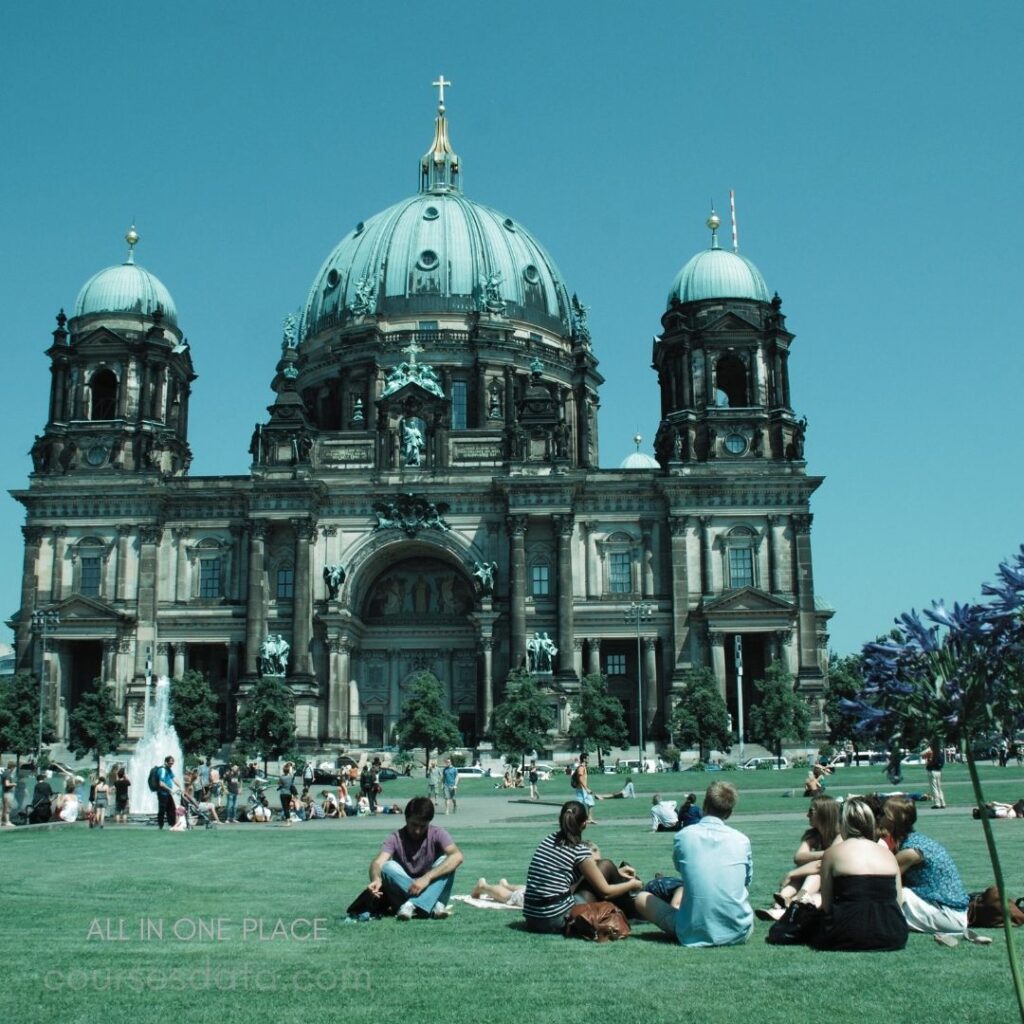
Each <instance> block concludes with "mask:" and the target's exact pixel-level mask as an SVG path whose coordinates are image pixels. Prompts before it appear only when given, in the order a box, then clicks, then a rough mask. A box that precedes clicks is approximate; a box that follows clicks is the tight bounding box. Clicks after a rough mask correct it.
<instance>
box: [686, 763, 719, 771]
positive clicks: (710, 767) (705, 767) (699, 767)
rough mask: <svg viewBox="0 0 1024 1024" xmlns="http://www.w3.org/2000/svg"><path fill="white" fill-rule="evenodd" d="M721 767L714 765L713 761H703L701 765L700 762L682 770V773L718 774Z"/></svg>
mask: <svg viewBox="0 0 1024 1024" xmlns="http://www.w3.org/2000/svg"><path fill="white" fill-rule="evenodd" d="M721 770H722V766H721V765H720V764H715V763H714V762H713V761H705V762H704V763H703V764H702V763H701V762H700V761H697V762H695V763H694V764H691V765H690V766H689V767H688V768H684V769H683V771H684V772H720V771H721Z"/></svg>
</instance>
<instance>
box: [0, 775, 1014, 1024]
mask: <svg viewBox="0 0 1024 1024" xmlns="http://www.w3.org/2000/svg"><path fill="white" fill-rule="evenodd" d="M961 772H962V773H963V776H964V778H963V779H961V778H960V774H961ZM923 774H924V773H923V772H922V773H921V775H922V777H923ZM715 777H717V776H715ZM725 777H727V778H730V779H731V780H732V781H734V782H736V783H737V784H738V785H739V786H740V788H741V802H740V808H739V810H738V812H737V814H736V816H735V819H734V824H735V825H736V826H737V827H739V828H740V829H742V830H743V831H745V832H746V833H747V834H748V835H749V836H750V838H751V841H752V843H753V849H754V870H755V877H754V882H753V885H752V892H751V898H752V901H753V902H754V904H755V905H758V904H761V903H766V902H767V901H768V900H769V898H770V893H771V891H772V890H773V889H774V888H775V886H776V883H777V882H778V879H779V877H780V875H781V874H782V873H783V871H784V869H785V867H786V866H787V864H788V863H789V860H790V857H791V855H792V851H793V849H794V848H795V846H796V843H797V840H798V837H799V834H800V831H801V829H802V827H803V823H802V819H801V817H800V815H801V812H803V810H804V808H805V805H806V802H805V801H804V800H803V799H802V798H799V797H785V796H783V795H782V794H783V793H784V792H786V791H787V790H790V789H794V788H797V787H798V785H799V783H800V781H801V780H802V773H800V772H798V771H796V770H791V771H790V772H756V773H754V772H751V773H732V774H730V775H728V776H725ZM986 777H987V779H988V781H987V783H986V785H987V789H988V790H989V791H990V793H991V795H993V796H996V797H999V796H1010V795H1013V796H1014V798H1016V797H1017V796H1019V795H1020V793H1021V791H1022V790H1024V774H1022V773H1021V772H1020V771H1019V770H1018V771H1015V770H1013V769H1007V770H1006V771H1004V772H999V770H998V769H986ZM710 778H711V776H704V775H685V776H684V775H680V776H657V777H655V778H644V779H642V780H640V783H639V788H640V790H641V795H640V797H639V799H638V800H636V801H627V800H622V801H618V800H617V801H614V802H606V803H603V804H601V805H599V808H598V811H599V818H600V822H601V823H600V824H599V825H598V826H596V827H595V828H593V829H592V830H590V831H589V832H588V835H589V836H590V837H591V838H594V839H595V840H596V841H598V842H599V843H600V845H601V847H602V850H603V852H604V853H605V854H606V855H610V856H613V857H614V858H615V859H617V860H618V859H626V860H629V861H630V862H631V863H633V864H634V865H636V867H637V869H638V871H639V872H640V874H641V876H642V877H650V876H651V875H653V873H654V872H655V871H656V870H662V871H664V870H671V842H672V837H671V836H666V835H653V834H651V833H650V832H648V831H647V829H646V822H645V820H644V818H645V815H646V811H647V806H648V805H649V803H650V796H649V794H650V793H651V792H652V791H653V790H654V788H655V786H659V787H660V788H661V791H662V793H663V794H666V793H669V792H670V793H671V795H672V796H673V797H678V796H679V795H680V790H683V791H685V790H686V789H687V788H693V789H697V790H698V791H699V790H700V789H701V788H702V785H701V784H702V783H703V784H705V785H706V783H707V782H708V781H710ZM911 778H913V777H912V776H911ZM605 781H607V782H609V783H612V784H614V781H615V780H613V779H612V778H611V777H608V778H607V780H605V779H602V780H600V782H601V783H602V784H603V783H604V782H605ZM862 781H863V782H868V783H870V784H877V783H878V782H879V781H883V780H882V777H881V775H880V773H879V771H878V770H877V769H852V770H850V769H845V770H843V771H841V772H839V773H837V775H836V777H835V778H834V781H833V785H832V790H833V792H837V793H838V792H843V793H845V792H846V791H847V790H848V789H849V790H850V791H853V790H855V789H857V788H864V787H863V786H861V785H859V783H860V782H862ZM599 788H600V789H601V790H602V791H604V786H603V785H601V786H599ZM607 788H608V791H610V790H611V785H609V786H608V787H607ZM945 788H946V792H947V798H948V799H949V801H950V803H951V804H956V805H960V806H963V807H965V808H966V806H967V803H968V790H967V785H966V772H964V771H963V770H962V769H959V768H951V769H949V770H948V771H947V772H946V787H945ZM422 789H423V783H422V781H420V780H402V781H400V782H398V783H393V784H390V785H389V786H388V787H387V793H386V796H387V798H388V799H389V800H390V799H395V800H398V801H399V802H402V801H403V800H404V799H406V798H407V797H408V796H409V795H411V794H412V793H413V792H420V791H422ZM460 790H461V793H462V795H463V796H464V797H466V796H473V797H479V798H481V800H480V801H479V802H480V803H482V804H484V807H483V811H484V813H482V814H480V813H476V814H475V817H476V818H478V819H480V818H487V817H489V816H491V817H493V818H494V819H495V821H493V822H491V823H489V824H479V825H476V826H470V825H469V824H468V823H466V824H461V823H460V818H458V817H456V818H453V819H445V820H444V821H443V823H450V824H451V825H452V831H453V833H454V835H455V838H456V840H457V841H458V842H459V844H460V846H461V847H462V849H463V851H464V853H465V855H466V865H465V867H464V868H463V870H462V871H461V872H460V874H459V878H458V880H457V882H456V891H457V892H467V891H468V890H469V888H470V887H471V885H472V883H473V881H475V879H476V878H477V877H478V876H479V875H486V876H487V877H489V878H495V877H500V876H502V875H505V876H507V877H509V878H511V879H522V878H523V876H524V874H525V870H526V865H527V862H528V860H529V857H530V854H531V853H532V850H533V848H534V846H535V845H536V843H537V841H538V840H539V839H540V838H541V837H542V836H543V835H544V834H545V833H546V832H547V831H548V830H549V829H550V828H551V827H552V823H553V821H554V818H555V815H556V811H555V808H554V807H548V806H541V807H537V808H536V814H533V813H530V814H529V816H528V818H527V819H526V820H517V821H507V822H506V821H502V820H501V819H502V818H503V817H504V816H505V814H506V813H507V810H506V809H507V803H506V801H507V798H508V794H507V793H501V792H495V791H494V789H493V785H492V784H490V783H487V782H486V781H484V780H480V781H477V780H473V781H472V782H466V783H463V784H462V786H461V787H460ZM569 793H570V791H569V787H568V783H567V781H565V782H562V781H561V780H558V779H555V780H552V781H551V782H550V783H548V784H547V785H545V786H543V787H542V796H543V797H544V798H545V799H551V800H553V801H555V802H559V801H561V800H562V799H563V798H565V797H566V796H568V795H569ZM921 806H922V808H926V807H927V805H921ZM492 809H493V815H491V813H490V812H491V811H492ZM467 812H468V808H467ZM929 814H930V812H929V811H928V810H927V809H923V810H922V811H921V818H922V829H923V830H924V831H926V832H927V833H928V834H930V835H932V836H934V837H935V838H936V839H938V840H939V841H940V842H942V843H943V844H945V845H946V846H947V848H948V849H949V850H950V852H951V853H952V854H953V856H954V858H955V859H956V861H957V863H958V864H959V866H960V868H961V872H962V874H963V876H964V880H965V882H966V884H967V887H968V889H972V890H974V889H980V888H983V887H984V886H986V885H987V884H989V882H990V881H991V868H990V866H989V863H988V858H987V855H986V853H985V849H984V842H983V838H982V834H981V829H980V827H979V825H978V823H977V822H975V821H973V820H971V819H970V817H969V816H968V814H969V812H968V811H967V810H966V809H965V810H964V812H963V813H962V814H961V813H946V814H935V815H934V816H932V817H930V816H929ZM467 816H468V813H467ZM395 824H396V820H395V819H378V820H376V821H373V822H360V823H354V824H353V825H351V826H350V825H349V823H343V824H342V825H340V826H333V825H330V824H328V825H324V826H321V825H320V823H316V824H310V825H308V826H300V827H296V828H292V829H281V828H259V827H254V826H240V827H238V828H227V827H222V828H220V829H216V830H212V831H202V830H196V831H193V832H191V833H188V834H185V835H175V836H168V835H160V834H158V833H156V832H155V830H153V829H142V828H129V829H124V830H120V831H119V830H118V829H116V828H114V827H110V828H108V829H105V830H104V831H103V832H102V833H97V832H90V831H89V830H88V829H86V828H84V827H82V826H72V827H69V828H66V829H58V830H49V831H38V830H17V831H15V830H8V831H5V832H4V833H3V834H2V835H0V850H2V851H3V855H4V863H5V867H6V870H5V871H4V878H3V882H2V884H0V892H2V894H3V908H4V918H3V920H4V927H3V929H2V932H0V957H2V960H3V963H4V964H5V965H6V971H5V974H6V977H7V980H6V982H5V984H4V985H3V986H0V1019H2V1020H3V1021H5V1022H12V1024H22V1022H24V1024H33V1022H36V1021H39V1022H44V1021H45V1022H52V1021H60V1022H61V1024H76V1022H88V1024H93V1022H101V1021H102V1022H104V1024H118V1022H121V1021H124V1022H131V1024H150V1022H153V1024H172V1022H173V1024H177V1022H179V1021H180V1022H185V1021H188V1022H193V1021H195V1022H207V1021H209V1022H211V1024H214V1022H216V1024H233V1022H235V1021H238V1022H245V1024H250V1021H251V1020H253V1019H254V1017H255V1018H256V1019H260V1018H261V1017H264V1016H266V1017H268V1018H270V1019H273V1020H275V1021H276V1022H279V1024H288V1022H292V1021H295V1022H297V1024H298V1022H301V1024H313V1022H317V1021H320V1020H331V1021H341V1022H344V1024H360V1022H371V1021H372V1022H374V1024H379V1022H381V1021H391V1020H404V1021H407V1022H409V1024H415V1022H419V1021H424V1022H426V1021H430V1022H433V1021H437V1022H444V1024H461V1022H472V1024H482V1022H488V1021H492V1020H497V1019H501V1018H504V1017H512V1018H514V1019H515V1020H517V1021H525V1022H531V1024H545V1022H555V1021H557V1022H558V1024H564V1022H565V1021H566V1020H577V1019H588V1018H592V1019H594V1020H599V1021H601V1024H619V1022H623V1024H632V1022H638V1024H639V1022H643V1024H649V1022H655V1021H660V1020H676V1019H679V1018H683V1017H686V1018H692V1019H695V1020H698V1021H702V1022H703V1021H708V1022H717V1021H722V1022H726V1021H728V1022H729V1024H783V1022H785V1024H791V1022H793V1021H800V1020H812V1019H813V1020H817V1019H820V1018H822V1017H825V1018H827V1019H828V1020H829V1021H830V1024H846V1022H854V1021H857V1022H861V1021H864V1020H865V1019H872V1018H876V1017H877V1016H878V1015H879V1014H884V1016H886V1017H887V1018H891V1019H911V1018H912V1017H918V1016H920V1015H921V1013H922V1012H926V1013H927V1015H928V1016H929V1018H932V1019H935V1020H942V1021H944V1022H947V1024H953V1022H957V1024H959V1022H965V1024H969V1022H979V1024H981V1022H985V1024H988V1022H992V1021H1010V1020H1014V1019H1015V1014H1016V1006H1015V1002H1014V999H1013V994H1012V990H1011V988H1010V982H1009V973H1008V970H1007V966H1006V950H1005V947H1004V940H1003V936H1002V933H1001V932H999V931H991V932H989V934H990V935H992V938H993V945H992V946H991V947H988V948H980V947H974V946H969V945H966V944H961V945H960V947H958V948H957V949H955V950H947V949H942V948H940V947H938V946H937V945H935V943H933V942H932V940H931V939H930V938H928V937H926V936H920V935H912V936H911V938H910V943H909V945H908V947H907V949H906V950H905V951H903V952H901V953H884V954H860V955H849V954H847V955H844V954H829V953H814V952H811V951H809V950H807V949H804V948H781V947H772V946H768V945H766V944H765V943H764V935H765V933H766V930H767V926H766V925H764V924H762V923H760V922H758V924H757V931H756V932H755V935H754V938H753V940H752V941H751V943H750V944H749V945H747V946H745V947H740V948H733V949H720V950H682V949H680V948H679V947H677V946H674V945H672V944H670V943H669V942H667V941H663V940H662V939H661V937H660V936H659V935H658V934H657V933H656V931H655V930H654V929H653V928H651V927H650V926H646V925H642V926H637V928H636V930H635V931H634V936H633V938H631V939H630V940H629V941H627V942H624V943H618V944H611V945H607V946H601V947H595V946H589V945H586V944H583V943H580V942H566V941H565V940H562V939H560V938H549V937H543V936H534V935H530V934H528V933H526V932H524V931H522V930H521V928H520V924H519V917H518V915H516V914H513V913H507V914H506V913H501V912H497V911H494V912H491V911H477V910H473V909H472V908H469V907H465V906H460V907H459V908H458V910H457V911H456V914H455V916H454V918H453V919H452V920H451V921H448V922H434V921H422V922H419V921H417V922H412V923H410V924H406V925H401V924H398V923H396V922H395V921H393V920H387V921H381V922H373V923H368V924H345V923H342V920H341V915H342V914H343V911H344V907H345V906H346V905H347V904H348V903H349V901H350V900H351V899H352V898H353V897H354V896H355V895H356V894H357V893H358V892H359V890H360V889H361V888H362V886H363V885H364V884H365V880H366V866H367V864H368V862H369V860H370V859H371V857H372V856H373V855H374V853H375V852H376V850H377V849H378V847H379V844H380V842H381V840H382V838H383V836H384V835H385V834H386V832H387V831H388V830H389V829H390V828H391V827H393V826H394V825H395ZM994 826H995V829H996V834H997V838H998V841H999V843H1000V846H1001V852H1002V855H1003V858H1004V865H1005V867H1006V869H1007V875H1008V884H1009V887H1010V890H1011V893H1012V894H1013V895H1019V894H1021V893H1024V857H1022V856H1021V853H1022V846H1024V822H1012V821H1009V822H995V823H994ZM247 919H249V920H262V922H263V926H262V934H261V932H260V931H258V930H256V926H255V925H246V924H245V922H246V920H247ZM278 919H280V920H281V921H282V922H284V929H285V934H284V935H280V934H279V935H277V936H276V937H275V936H274V925H275V922H276V921H277V920H278ZM315 919H321V921H322V923H321V924H320V925H319V928H320V930H321V933H322V938H321V939H320V940H314V939H312V938H307V937H306V936H307V935H308V934H309V930H310V928H311V927H312V925H306V924H303V923H301V922H306V921H309V922H312V921H314V920H315ZM140 921H141V922H142V923H143V934H145V928H146V924H147V923H148V925H149V928H150V935H149V937H148V938H144V937H140V934H139V927H140ZM217 921H219V922H220V924H219V925H217V924H213V922H217ZM94 922H97V923H96V924H94ZM118 922H123V923H121V924H119V923H118ZM159 925H162V928H163V937H162V938H159V937H158V933H157V931H156V929H157V927H158V926H159ZM201 926H202V927H207V928H212V929H213V932H214V934H206V935H204V936H200V935H198V934H197V930H198V929H199V928H200V927H201ZM293 927H294V929H295V931H294V932H292V934H288V931H289V929H292V928H293ZM218 928H219V935H218V934H216V932H217V930H218ZM247 928H248V929H249V930H248V931H247V930H246V929H247ZM122 935H123V936H124V940H122V939H121V936H122Z"/></svg>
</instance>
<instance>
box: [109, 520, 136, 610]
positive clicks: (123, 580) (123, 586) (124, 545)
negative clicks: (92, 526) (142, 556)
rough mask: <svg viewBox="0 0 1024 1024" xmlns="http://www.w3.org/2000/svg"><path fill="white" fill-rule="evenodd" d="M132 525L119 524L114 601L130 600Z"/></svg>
mask: <svg viewBox="0 0 1024 1024" xmlns="http://www.w3.org/2000/svg"><path fill="white" fill-rule="evenodd" d="M132 532H133V527H132V524H131V523H118V524H117V571H116V574H115V577H114V600H115V601H127V600H128V545H129V544H130V543H131V537H132Z"/></svg>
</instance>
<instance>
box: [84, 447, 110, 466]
mask: <svg viewBox="0 0 1024 1024" xmlns="http://www.w3.org/2000/svg"><path fill="white" fill-rule="evenodd" d="M85 458H86V461H87V462H88V463H89V465H90V466H102V465H103V463H104V462H106V461H107V449H106V446H105V445H102V444H94V445H93V446H92V447H91V448H90V449H89V450H88V451H87V452H86V453H85Z"/></svg>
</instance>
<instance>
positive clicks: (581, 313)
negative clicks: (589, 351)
mask: <svg viewBox="0 0 1024 1024" xmlns="http://www.w3.org/2000/svg"><path fill="white" fill-rule="evenodd" d="M587 310H588V307H587V306H584V305H583V303H582V302H580V300H579V297H578V296H577V295H576V293H575V292H574V293H573V296H572V323H573V327H574V328H575V331H576V334H577V335H578V336H579V337H581V338H583V340H584V341H590V325H589V324H588V323H587Z"/></svg>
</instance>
